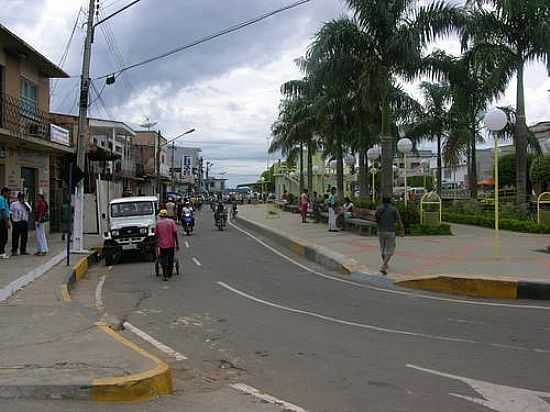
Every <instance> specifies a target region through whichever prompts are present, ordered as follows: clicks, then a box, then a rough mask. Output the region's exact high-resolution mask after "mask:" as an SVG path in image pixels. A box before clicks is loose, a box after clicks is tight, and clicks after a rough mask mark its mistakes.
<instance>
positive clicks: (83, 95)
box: [73, 0, 96, 252]
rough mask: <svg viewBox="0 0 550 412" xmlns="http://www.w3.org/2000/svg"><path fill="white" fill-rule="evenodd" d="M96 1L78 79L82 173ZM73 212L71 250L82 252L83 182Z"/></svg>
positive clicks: (78, 161)
mask: <svg viewBox="0 0 550 412" xmlns="http://www.w3.org/2000/svg"><path fill="white" fill-rule="evenodd" d="M95 2H96V0H90V4H89V6H88V22H87V27H86V40H85V42H84V56H83V59H82V77H81V78H80V104H79V113H78V140H77V146H76V165H77V166H78V168H79V169H80V170H82V171H84V170H85V167H86V146H87V144H86V143H87V142H86V139H87V136H88V100H89V91H90V60H91V56H92V42H93V37H94V13H95ZM74 206H75V208H74V209H75V210H74V229H73V249H74V250H75V251H76V252H82V251H84V180H80V182H79V183H78V185H77V187H76V190H75V205H74Z"/></svg>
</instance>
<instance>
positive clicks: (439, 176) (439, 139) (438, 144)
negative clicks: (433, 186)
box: [437, 135, 443, 195]
mask: <svg viewBox="0 0 550 412" xmlns="http://www.w3.org/2000/svg"><path fill="white" fill-rule="evenodd" d="M441 168H442V164H441V135H437V193H438V194H439V195H441V187H442V183H443V180H442V177H443V176H442V173H441Z"/></svg>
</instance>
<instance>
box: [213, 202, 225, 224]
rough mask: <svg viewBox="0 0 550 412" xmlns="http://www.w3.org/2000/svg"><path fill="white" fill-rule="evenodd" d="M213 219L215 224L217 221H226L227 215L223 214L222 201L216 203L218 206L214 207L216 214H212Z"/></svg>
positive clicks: (223, 206)
mask: <svg viewBox="0 0 550 412" xmlns="http://www.w3.org/2000/svg"><path fill="white" fill-rule="evenodd" d="M214 219H215V222H216V223H217V222H218V219H224V220H226V219H227V214H226V212H225V205H224V204H223V202H222V201H218V204H217V205H216V212H215V213H214Z"/></svg>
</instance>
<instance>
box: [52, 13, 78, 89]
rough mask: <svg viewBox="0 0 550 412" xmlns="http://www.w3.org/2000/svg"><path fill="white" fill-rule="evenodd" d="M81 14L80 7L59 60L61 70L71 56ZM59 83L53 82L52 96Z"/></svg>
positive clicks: (57, 81) (57, 80)
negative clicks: (70, 52) (70, 51)
mask: <svg viewBox="0 0 550 412" xmlns="http://www.w3.org/2000/svg"><path fill="white" fill-rule="evenodd" d="M81 13H82V7H80V8H79V9H78V13H76V18H75V22H74V25H73V29H72V30H71V34H70V35H69V39H68V40H67V44H66V45H65V50H64V51H63V54H62V55H61V58H60V59H59V62H58V63H57V65H58V66H59V67H61V68H63V66H64V65H65V63H66V62H67V56H68V55H69V50H70V48H71V44H72V42H73V38H74V35H75V33H76V28H77V27H78V21H79V20H80V15H81ZM58 83H59V79H55V81H54V82H53V85H52V91H51V94H52V96H53V95H55V90H56V89H57V85H58Z"/></svg>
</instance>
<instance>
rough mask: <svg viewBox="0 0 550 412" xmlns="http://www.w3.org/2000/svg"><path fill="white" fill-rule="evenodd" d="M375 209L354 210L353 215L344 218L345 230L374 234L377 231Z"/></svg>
mask: <svg viewBox="0 0 550 412" xmlns="http://www.w3.org/2000/svg"><path fill="white" fill-rule="evenodd" d="M375 213H376V212H375V211H374V210H365V209H361V210H354V211H353V217H352V218H350V219H345V220H344V230H349V231H351V232H353V231H356V232H358V233H359V234H360V235H362V234H367V235H368V236H374V235H376V232H377V226H378V225H377V224H376V217H375Z"/></svg>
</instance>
